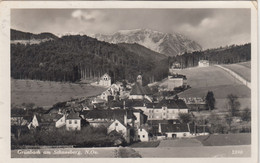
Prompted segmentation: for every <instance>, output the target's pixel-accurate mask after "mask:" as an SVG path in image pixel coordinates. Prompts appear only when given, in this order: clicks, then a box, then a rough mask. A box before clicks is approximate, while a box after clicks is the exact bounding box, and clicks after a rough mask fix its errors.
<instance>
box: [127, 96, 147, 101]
mask: <svg viewBox="0 0 260 163" xmlns="http://www.w3.org/2000/svg"><path fill="white" fill-rule="evenodd" d="M129 99H135V100H142V99H144V96H143V95H130V96H129Z"/></svg>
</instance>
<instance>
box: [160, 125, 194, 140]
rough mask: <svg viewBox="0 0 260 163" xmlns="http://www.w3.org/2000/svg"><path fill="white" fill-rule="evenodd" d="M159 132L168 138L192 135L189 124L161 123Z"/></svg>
mask: <svg viewBox="0 0 260 163" xmlns="http://www.w3.org/2000/svg"><path fill="white" fill-rule="evenodd" d="M158 132H159V133H161V134H165V135H166V137H167V138H182V137H191V136H192V135H191V134H190V127H189V124H186V123H181V124H159V128H158Z"/></svg>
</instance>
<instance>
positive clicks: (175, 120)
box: [147, 119, 181, 126]
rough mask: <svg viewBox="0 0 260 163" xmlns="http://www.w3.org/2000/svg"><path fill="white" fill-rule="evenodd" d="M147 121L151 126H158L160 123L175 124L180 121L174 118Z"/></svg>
mask: <svg viewBox="0 0 260 163" xmlns="http://www.w3.org/2000/svg"><path fill="white" fill-rule="evenodd" d="M147 123H148V124H149V125H151V126H158V125H159V123H160V124H174V123H175V124H177V123H179V124H180V123H181V122H180V120H178V119H174V120H148V121H147Z"/></svg>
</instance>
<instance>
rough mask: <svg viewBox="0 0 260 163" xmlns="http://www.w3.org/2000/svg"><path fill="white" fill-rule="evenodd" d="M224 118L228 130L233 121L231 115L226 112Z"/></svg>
mask: <svg viewBox="0 0 260 163" xmlns="http://www.w3.org/2000/svg"><path fill="white" fill-rule="evenodd" d="M225 119H226V122H227V124H228V126H229V131H231V127H232V126H231V125H232V122H233V117H232V116H231V115H230V114H227V115H226V116H225Z"/></svg>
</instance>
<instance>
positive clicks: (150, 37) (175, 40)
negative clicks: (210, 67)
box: [94, 28, 202, 56]
mask: <svg viewBox="0 0 260 163" xmlns="http://www.w3.org/2000/svg"><path fill="white" fill-rule="evenodd" d="M94 37H95V38H97V39H98V40H100V41H106V42H109V43H114V44H118V43H130V44H133V43H137V44H140V45H142V46H144V47H146V48H149V49H151V50H153V51H155V52H158V53H162V54H165V55H167V56H176V55H179V54H182V53H184V52H192V51H197V50H201V49H202V47H201V46H200V45H199V44H198V43H196V42H195V41H193V40H190V39H188V38H187V37H186V36H184V35H182V34H179V33H173V34H170V33H163V32H160V31H155V30H151V29H146V28H141V29H132V30H120V31H118V32H115V33H113V34H110V35H104V34H96V35H94Z"/></svg>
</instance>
